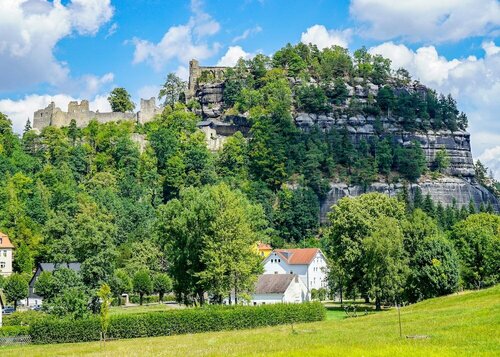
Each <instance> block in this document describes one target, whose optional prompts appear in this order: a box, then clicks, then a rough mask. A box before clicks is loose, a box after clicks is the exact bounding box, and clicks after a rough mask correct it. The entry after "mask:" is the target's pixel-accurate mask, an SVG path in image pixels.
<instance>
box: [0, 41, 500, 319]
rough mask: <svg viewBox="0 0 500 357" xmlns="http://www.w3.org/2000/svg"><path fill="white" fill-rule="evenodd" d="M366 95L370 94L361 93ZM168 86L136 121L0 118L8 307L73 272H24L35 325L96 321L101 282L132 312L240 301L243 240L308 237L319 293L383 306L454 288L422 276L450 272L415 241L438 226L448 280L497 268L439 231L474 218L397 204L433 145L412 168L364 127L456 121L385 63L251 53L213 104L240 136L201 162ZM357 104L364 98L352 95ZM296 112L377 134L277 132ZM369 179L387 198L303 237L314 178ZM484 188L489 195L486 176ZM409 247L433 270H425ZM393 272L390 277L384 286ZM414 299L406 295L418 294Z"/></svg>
mask: <svg viewBox="0 0 500 357" xmlns="http://www.w3.org/2000/svg"><path fill="white" fill-rule="evenodd" d="M209 80H210V78H208V77H207V78H203V81H209ZM372 85H377V86H379V87H380V89H379V90H378V92H377V95H376V96H375V95H373V93H370V90H371V89H370V88H371V86H372ZM184 88H185V83H182V81H179V79H178V78H177V77H175V76H173V75H169V76H168V77H167V79H166V81H165V84H164V85H163V88H162V91H161V92H160V98H162V99H163V98H164V101H165V104H166V105H165V107H164V110H163V113H162V114H161V115H158V116H157V117H156V118H155V119H154V120H153V121H151V122H149V123H147V124H144V125H143V124H135V123H132V122H110V123H105V124H99V123H98V122H97V121H91V122H90V123H89V124H88V126H86V127H85V128H79V127H77V123H76V121H74V120H72V121H71V124H70V125H69V126H68V127H65V128H56V127H51V126H50V127H46V128H44V129H43V130H42V131H41V132H40V133H38V132H36V131H34V130H31V127H30V125H29V124H28V125H27V126H26V129H25V132H24V133H23V135H22V137H19V136H18V135H16V134H14V133H13V131H12V123H11V121H10V120H9V118H7V117H6V116H5V115H3V114H1V113H0V175H2V178H3V179H2V180H1V181H0V207H2V208H1V209H0V230H1V231H2V232H4V233H6V234H8V235H9V237H10V238H11V240H12V242H13V244H14V245H15V246H16V255H15V260H14V269H15V271H16V273H18V274H19V275H17V274H16V275H14V276H13V278H11V279H7V280H5V281H3V280H4V279H2V280H0V284H2V285H4V288H5V290H6V293H8V294H7V295H8V296H9V297H10V299H11V300H16V299H17V298H24V297H25V295H26V294H27V290H26V289H27V287H26V284H27V281H28V280H29V277H30V275H31V274H32V271H33V269H34V267H35V264H36V263H40V262H53V263H65V262H75V261H78V262H80V263H82V265H81V271H80V272H78V273H77V272H74V271H71V270H68V269H64V268H60V269H57V270H56V271H55V272H54V273H44V274H42V275H41V276H40V278H39V280H38V282H37V286H36V291H37V293H38V294H40V295H41V296H42V297H44V301H45V302H46V304H45V302H44V306H45V307H44V309H46V310H47V311H48V312H50V313H51V314H54V315H58V316H69V317H70V318H73V319H79V318H82V317H85V316H87V315H88V314H89V313H90V312H91V311H92V312H94V313H96V312H97V311H99V299H98V298H97V295H96V294H97V289H99V288H100V287H101V286H102V285H103V284H104V283H106V284H108V285H109V286H110V288H111V291H112V294H113V295H114V296H115V298H118V297H120V296H121V295H122V294H124V293H128V294H130V293H132V292H136V293H137V294H138V295H139V301H144V299H146V298H147V297H146V296H145V295H147V294H151V293H157V294H158V295H159V296H160V297H159V298H160V299H161V298H162V297H163V294H165V293H169V292H170V291H173V292H174V293H175V295H176V298H177V299H178V300H179V301H183V302H185V303H188V304H203V303H204V302H205V301H204V296H205V293H207V294H208V296H209V297H210V298H211V301H212V302H214V303H221V302H222V301H223V299H224V298H227V297H228V296H229V292H230V291H235V292H236V294H235V296H236V298H237V299H238V298H239V299H240V300H239V301H241V298H243V297H244V295H245V293H248V292H250V291H251V290H252V288H253V283H254V282H255V278H256V276H257V274H258V273H259V272H260V264H259V260H258V259H257V257H256V255H255V254H254V248H255V245H256V243H257V241H259V240H260V241H264V242H267V243H272V244H273V246H274V247H284V246H320V244H322V243H325V246H326V247H327V251H328V254H329V255H330V257H331V258H332V259H331V260H332V262H331V264H332V271H335V272H336V273H337V275H336V276H337V281H336V283H335V284H333V285H332V286H337V287H338V288H339V289H344V290H345V293H347V294H355V293H361V294H365V295H370V296H374V297H375V298H376V299H378V300H379V301H381V300H384V299H386V300H387V299H393V298H395V297H396V296H402V294H401V289H403V290H405V289H404V287H403V288H402V287H401V285H404V284H403V283H404V281H405V279H406V278H408V279H412V280H411V281H412V284H426V286H431V287H432V289H433V290H432V289H431V290H432V291H433V293H432V294H441V293H445V292H446V291H449V290H450V289H452V290H453V289H456V283H455V280H454V279H455V278H452V277H449V279H448V280H447V281H446V282H445V284H444V287H442V286H441V285H440V286H439V287H437V285H439V284H438V283H436V282H435V278H439V276H440V274H441V272H443V271H444V272H445V275H446V274H448V272H449V271H451V270H453V269H454V267H455V262H454V260H453V259H455V254H454V253H453V252H451V251H450V250H449V249H448V248H450V247H449V246H448V245H447V243H446V244H444V243H442V241H441V240H436V241H433V240H431V239H430V238H428V237H431V236H432V237H434V236H436V235H439V236H440V238H439V239H441V236H446V235H448V234H449V233H448V232H449V231H452V233H451V234H450V237H449V238H450V240H451V241H452V242H453V247H452V248H450V249H452V250H453V249H456V250H457V253H458V255H457V256H458V257H459V259H460V262H459V265H460V272H461V275H460V277H461V278H462V280H460V282H461V283H462V284H463V286H466V287H470V286H484V285H489V284H492V283H494V282H496V281H497V280H498V266H497V265H495V259H496V261H498V259H497V258H495V257H493V258H492V257H491V255H490V253H491V252H492V251H494V249H496V244H497V241H496V240H495V239H497V238H498V233H495V231H494V229H493V228H491V229H489V228H488V229H482V230H480V231H479V232H480V233H481V236H480V237H476V236H473V235H472V233H471V234H469V235H467V236H465V235H461V234H459V229H460V228H454V227H456V226H455V225H457V224H463V225H469V224H470V225H472V226H475V225H478V226H479V225H480V224H481V223H480V222H482V220H483V219H485V220H486V221H487V222H490V218H488V217H489V216H490V215H484V216H480V217H479V218H477V219H478V220H479V223H477V222H475V221H472V219H471V221H468V222H466V223H464V219H466V218H467V217H469V215H472V214H474V213H477V211H482V212H492V207H491V206H482V207H475V206H474V204H472V205H471V206H470V207H468V208H467V207H465V208H461V209H460V210H459V209H458V208H457V207H456V205H455V204H454V205H450V206H448V207H444V206H443V205H441V204H437V205H436V204H435V203H434V202H432V200H431V199H430V197H425V198H424V197H422V194H421V192H419V191H418V190H416V191H415V192H411V193H409V192H408V187H410V186H409V185H408V182H409V181H416V180H418V179H419V178H420V177H421V175H423V174H426V172H427V170H428V168H431V169H432V170H434V172H433V174H435V175H440V174H442V173H444V172H445V171H446V169H447V166H448V165H449V158H448V156H447V153H446V152H445V150H440V151H439V155H438V156H437V159H436V162H434V163H427V162H425V156H424V154H423V151H422V148H421V147H420V144H419V143H418V142H407V143H405V145H401V143H400V140H399V139H400V138H397V137H395V136H394V134H392V133H391V132H390V131H388V130H386V128H385V127H384V125H383V124H382V122H381V120H382V119H383V118H386V119H387V118H389V119H390V120H391V121H392V122H394V123H396V124H395V125H398V126H400V127H401V128H402V129H404V130H408V131H425V130H428V129H435V130H443V129H449V130H457V129H464V128H465V127H466V117H465V115H463V114H460V113H459V112H458V110H457V108H456V103H455V101H454V100H453V98H452V97H451V96H446V97H445V96H441V95H439V96H438V95H437V94H436V93H435V92H433V91H431V90H429V89H427V88H425V87H423V86H421V85H419V84H418V83H416V82H414V81H412V80H411V78H410V77H409V75H408V73H407V72H406V71H404V70H398V71H396V72H391V70H390V62H389V61H388V60H387V59H384V58H382V57H381V56H373V55H371V54H369V53H368V52H367V51H366V49H361V50H358V51H356V52H355V53H354V54H353V56H350V54H349V53H348V51H347V50H345V49H342V48H340V47H332V48H326V49H324V50H322V51H319V50H318V49H317V48H316V47H315V46H312V45H304V44H299V45H297V46H291V45H288V46H286V47H284V48H283V49H281V50H279V51H277V52H276V53H275V55H274V56H273V57H272V58H268V57H266V56H264V55H257V56H255V57H254V58H253V59H251V60H247V61H244V60H240V61H239V62H238V64H237V66H236V67H235V68H233V69H228V70H227V72H226V81H225V84H224V88H225V89H224V93H223V96H224V101H225V104H226V105H227V108H224V109H225V110H226V114H228V115H231V114H233V115H235V116H237V115H239V116H240V117H242V114H244V117H245V118H247V119H248V127H249V132H248V133H245V134H248V136H247V137H244V136H243V134H242V133H239V132H238V133H236V134H235V135H233V136H231V137H230V138H228V139H227V141H226V142H225V144H224V147H223V148H222V149H221V150H219V151H218V152H211V151H209V150H208V148H207V146H206V141H205V139H206V138H205V135H204V133H203V132H201V131H200V130H199V129H198V128H197V123H198V122H199V121H200V119H201V118H199V117H197V116H196V115H195V113H194V111H192V109H197V108H198V107H199V103H192V102H189V103H187V105H185V104H183V102H184V99H185V98H183V96H182V93H183V89H184ZM122 89H123V88H117V89H116V90H114V92H113V93H112V94H111V95H110V101H112V103H115V105H116V107H114V110H115V109H116V110H119V111H129V110H131V108H132V106H131V105H132V104H133V103H131V102H130V98H129V95H128V93H127V92H126V91H125V90H122ZM357 92H364V93H368V95H367V96H365V97H363V98H361V96H359V98H358V97H357V95H356V93H357ZM351 93H354V96H352V95H351ZM298 111H308V112H311V113H320V114H328V115H331V116H334V117H335V118H336V119H338V118H340V117H341V116H344V115H345V116H346V117H351V116H356V115H365V116H370V117H372V118H373V120H374V129H375V131H376V134H377V135H374V136H371V137H370V138H357V139H356V138H353V136H352V135H351V133H350V132H349V130H348V129H347V127H344V128H337V129H333V130H323V129H322V128H320V127H317V126H313V127H312V128H310V129H309V130H299V129H298V128H297V126H296V125H295V123H294V121H293V116H294V115H295V114H296V113H297V112H298ZM483 169H484V170H483ZM483 171H486V169H485V168H484V167H479V166H478V172H479V174H480V175H478V179H479V180H480V182H486V181H487V178H486V174H485V173H484V172H483ZM481 175H482V176H481ZM483 176H484V177H483ZM379 180H386V181H387V182H390V183H398V182H399V183H401V184H402V187H403V192H402V194H401V197H399V200H398V201H395V200H393V199H391V200H389V199H388V198H385V199H382V198H378V197H375V198H374V196H370V195H368V196H367V197H368V198H361V199H360V200H359V202H361V203H362V204H358V203H349V202H347V200H346V201H345V202H344V201H342V202H339V204H338V206H337V208H334V213H332V215H331V216H330V221H331V224H332V227H331V228H330V229H328V230H327V231H324V230H322V229H321V227H320V224H319V207H320V202H322V201H323V200H324V198H325V197H326V194H327V192H328V191H329V189H330V188H329V184H330V182H332V181H333V182H335V181H337V182H346V183H348V184H356V185H359V186H361V188H363V189H366V188H367V187H368V186H369V185H370V184H371V183H372V182H375V181H379ZM488 187H490V189H491V190H495V188H494V187H495V182H493V181H492V182H491V185H490V186H488ZM372 199H373V200H374V202H372ZM365 201H366V202H365ZM356 202H358V201H356ZM372 203H373V208H367V206H369V205H370V204H372ZM417 209H419V210H417ZM420 210H421V211H420ZM343 211H345V212H343ZM418 212H420V213H418ZM428 222H432V224H431V225H429V224H427V223H428ZM433 226H434V228H435V229H434V230H432V232H430V228H429V227H433ZM458 227H461V226H458ZM488 227H489V225H488ZM342 230H345V232H348V234H347V233H344V234H342V233H339V232H341V231H342ZM387 237H394V239H392V240H391V239H389V238H387ZM495 237H496V238H495ZM321 238H323V241H321ZM384 239H386V240H387V239H389V240H387V241H385V240H384ZM423 241H426V242H427V243H426V244H427V245H423V247H424V248H422V245H421V242H423ZM476 241H480V242H484V244H486V246H485V250H484V252H483V250H481V251H479V250H478V249H476V248H474V247H475V246H474V244H476V243H475V242H476ZM425 247H427V248H425ZM422 249H424V251H422ZM427 250H429V251H432V252H433V253H432V255H436V257H434V258H435V259H438V260H439V261H440V264H441V265H439V266H433V267H430V266H429V263H428V261H427V260H426V259H427V253H428V252H427ZM470 251H474V252H475V253H477V255H478V256H481V257H482V258H481V260H480V262H479V263H478V262H477V261H469V260H470V257H468V254H469V253H468V252H470ZM483 257H484V258H483ZM413 258H415V259H416V258H419V259H420V260H419V261H417V260H413ZM492 259H493V260H492ZM380 262H384V266H383V267H382V268H383V269H381V265H380ZM406 263H408V264H409V265H410V268H411V267H412V264H413V266H421V267H423V268H422V271H421V273H422V274H421V275H415V274H412V272H411V271H407V270H405V269H404V266H405V264H406ZM494 269H497V273H495V272H494ZM410 270H411V269H410ZM165 274H168V276H167V275H165ZM394 274H396V275H397V276H398V277H401V279H396V280H394V281H389V280H390V279H388V277H389V276H393V275H394ZM441 275H442V274H441ZM170 278H171V280H172V281H171V282H169V279H170ZM23 281H24V282H23ZM408 281H410V280H408ZM422 286H423V285H422ZM405 294H406V293H405ZM403 295H404V294H403ZM406 295H408V294H406ZM406 295H405V296H406ZM417 295H418V296H416V295H415V294H414V295H413V297H411V299H419V298H421V297H426V296H427V295H426V293H419V294H417ZM119 300H120V299H116V301H119ZM147 301H150V300H147Z"/></svg>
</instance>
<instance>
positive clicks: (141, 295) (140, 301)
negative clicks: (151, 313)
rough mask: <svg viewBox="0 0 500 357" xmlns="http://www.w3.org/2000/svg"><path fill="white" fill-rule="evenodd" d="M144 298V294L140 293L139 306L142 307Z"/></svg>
mask: <svg viewBox="0 0 500 357" xmlns="http://www.w3.org/2000/svg"><path fill="white" fill-rule="evenodd" d="M143 296H144V293H139V305H141V306H142V298H143Z"/></svg>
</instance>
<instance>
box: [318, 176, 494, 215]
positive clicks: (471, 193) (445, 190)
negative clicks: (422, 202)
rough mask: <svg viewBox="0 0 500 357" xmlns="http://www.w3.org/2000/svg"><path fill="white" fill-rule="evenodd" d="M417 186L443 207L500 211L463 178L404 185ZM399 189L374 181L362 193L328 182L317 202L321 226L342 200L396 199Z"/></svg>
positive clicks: (412, 191)
mask: <svg viewBox="0 0 500 357" xmlns="http://www.w3.org/2000/svg"><path fill="white" fill-rule="evenodd" d="M417 187H419V188H420V190H421V191H422V194H423V195H424V196H425V195H427V194H429V195H430V196H431V198H432V199H433V200H434V201H435V202H441V203H442V204H443V205H444V206H447V205H451V204H453V202H454V201H455V203H456V205H457V206H458V207H461V206H464V205H468V204H469V202H470V201H471V200H472V201H473V202H474V204H475V205H476V208H478V207H479V206H480V205H481V203H482V204H487V203H488V202H490V203H491V205H492V206H493V208H494V209H495V210H496V211H499V212H500V201H499V200H498V199H497V198H496V197H495V196H494V195H493V194H491V193H490V192H489V191H488V190H486V189H485V188H484V187H483V186H481V185H479V184H477V183H472V182H470V181H468V180H466V179H462V178H458V177H451V176H446V177H443V178H440V179H437V180H421V181H420V182H418V183H416V184H410V185H408V192H409V193H410V194H411V195H414V194H415V190H416V188H417ZM402 189H403V184H401V183H398V184H386V183H381V182H376V183H373V184H371V185H370V186H368V187H367V188H366V190H363V188H362V187H361V186H349V185H347V184H345V183H332V184H331V185H330V191H329V192H328V194H327V196H326V198H325V199H324V200H323V202H322V203H321V208H320V219H321V222H322V223H325V222H326V220H327V214H328V212H330V210H331V207H332V206H333V205H334V204H335V203H337V201H338V200H340V199H341V198H343V197H355V196H359V195H361V194H363V193H367V192H379V193H384V194H386V195H389V196H396V195H397V194H398V192H400V191H401V190H402Z"/></svg>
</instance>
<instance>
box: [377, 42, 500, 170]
mask: <svg viewBox="0 0 500 357" xmlns="http://www.w3.org/2000/svg"><path fill="white" fill-rule="evenodd" d="M482 47H483V50H484V52H485V55H484V57H483V58H476V57H474V56H469V57H467V58H462V59H452V60H449V61H448V60H447V59H446V58H444V57H443V56H440V55H439V54H438V52H437V51H436V49H435V47H434V46H427V47H421V48H419V49H417V50H416V51H412V50H411V49H409V48H407V47H406V46H404V45H396V44H394V43H392V42H387V43H384V44H381V45H379V46H376V47H373V48H371V49H370V52H371V53H379V54H381V55H383V56H385V57H388V58H390V59H391V60H392V61H393V68H395V69H396V68H398V67H404V68H406V69H408V71H409V72H410V73H411V74H412V76H413V77H414V78H416V79H419V80H420V81H421V82H422V83H424V84H426V85H429V86H430V87H432V88H435V89H436V90H438V91H439V92H441V93H444V94H447V93H451V94H452V95H453V96H454V97H455V98H456V99H457V102H458V106H459V108H460V109H461V110H463V111H464V112H465V113H467V116H468V118H469V131H470V132H471V134H472V135H471V140H472V151H473V154H474V156H478V155H479V154H481V155H482V154H483V153H485V152H486V150H488V149H491V148H493V147H496V146H498V143H499V142H500V134H495V133H500V121H499V120H498V113H500V101H499V100H498V98H500V47H499V46H496V45H495V43H493V42H484V43H483V45H482ZM498 160H499V161H500V157H499V158H498ZM490 165H492V164H491V163H490ZM498 178H500V177H498Z"/></svg>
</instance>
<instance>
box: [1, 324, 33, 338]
mask: <svg viewBox="0 0 500 357" xmlns="http://www.w3.org/2000/svg"><path fill="white" fill-rule="evenodd" d="M29 334H30V331H29V327H28V326H4V327H2V328H0V337H13V336H26V335H29Z"/></svg>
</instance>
